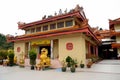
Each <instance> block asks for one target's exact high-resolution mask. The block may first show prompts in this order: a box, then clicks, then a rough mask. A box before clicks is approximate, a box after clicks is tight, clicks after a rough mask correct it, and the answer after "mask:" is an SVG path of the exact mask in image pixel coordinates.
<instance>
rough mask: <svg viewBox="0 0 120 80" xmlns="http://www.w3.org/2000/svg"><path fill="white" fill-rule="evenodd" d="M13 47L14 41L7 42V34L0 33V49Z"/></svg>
mask: <svg viewBox="0 0 120 80" xmlns="http://www.w3.org/2000/svg"><path fill="white" fill-rule="evenodd" d="M1 49H2V50H7V49H13V43H12V42H10V43H7V40H6V36H5V35H3V34H0V50H1Z"/></svg>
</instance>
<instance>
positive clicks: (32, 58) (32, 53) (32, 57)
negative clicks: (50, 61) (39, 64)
mask: <svg viewBox="0 0 120 80" xmlns="http://www.w3.org/2000/svg"><path fill="white" fill-rule="evenodd" d="M36 57H37V53H36V52H35V50H34V49H31V50H30V51H29V58H30V65H31V70H34V65H35V64H36Z"/></svg>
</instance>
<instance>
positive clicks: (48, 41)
mask: <svg viewBox="0 0 120 80" xmlns="http://www.w3.org/2000/svg"><path fill="white" fill-rule="evenodd" d="M47 44H50V40H39V41H32V42H31V45H47Z"/></svg>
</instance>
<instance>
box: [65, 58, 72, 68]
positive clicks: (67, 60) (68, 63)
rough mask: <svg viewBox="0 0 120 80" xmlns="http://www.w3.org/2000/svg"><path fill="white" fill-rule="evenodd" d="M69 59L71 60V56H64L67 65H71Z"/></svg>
mask: <svg viewBox="0 0 120 80" xmlns="http://www.w3.org/2000/svg"><path fill="white" fill-rule="evenodd" d="M71 60H72V58H71V57H70V56H67V57H66V62H67V67H70V66H71V65H70V64H71V63H70V62H71Z"/></svg>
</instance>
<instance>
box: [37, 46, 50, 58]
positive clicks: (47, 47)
mask: <svg viewBox="0 0 120 80" xmlns="http://www.w3.org/2000/svg"><path fill="white" fill-rule="evenodd" d="M43 48H46V49H47V50H48V55H47V56H48V57H51V47H50V46H39V55H41V49H43Z"/></svg>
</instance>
